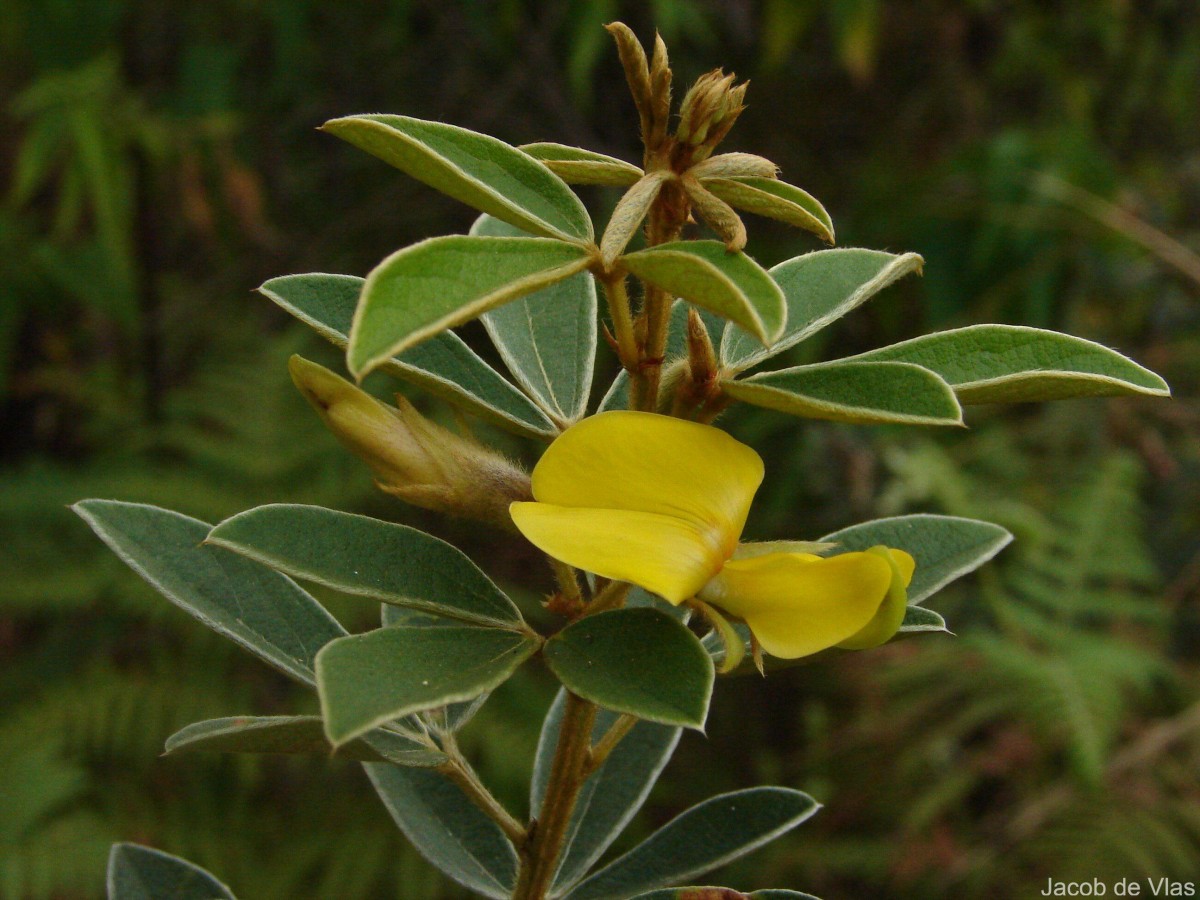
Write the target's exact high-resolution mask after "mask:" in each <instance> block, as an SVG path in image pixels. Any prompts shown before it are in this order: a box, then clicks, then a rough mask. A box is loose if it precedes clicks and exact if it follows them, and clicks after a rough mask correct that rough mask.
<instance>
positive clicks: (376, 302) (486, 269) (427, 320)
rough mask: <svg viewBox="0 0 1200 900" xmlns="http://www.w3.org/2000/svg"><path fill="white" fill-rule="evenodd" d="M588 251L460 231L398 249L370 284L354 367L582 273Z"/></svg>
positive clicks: (352, 348) (358, 324)
mask: <svg viewBox="0 0 1200 900" xmlns="http://www.w3.org/2000/svg"><path fill="white" fill-rule="evenodd" d="M587 265H588V255H587V251H586V250H585V249H583V248H582V247H578V246H575V245H574V244H564V243H562V242H560V241H552V240H548V239H547V238H492V237H472V236H469V235H462V234H455V235H449V236H447V237H437V238H430V239H429V240H427V241H422V242H421V243H419V244H414V245H413V246H411V247H405V248H404V249H403V250H399V251H397V252H395V253H393V254H392V255H391V256H389V257H388V258H387V259H385V260H384V261H383V262H381V263H380V264H379V265H378V266H376V267H375V268H374V269H373V270H372V271H371V272H370V274H369V275H367V280H366V282H365V283H364V284H363V290H362V297H361V299H360V300H359V303H358V309H357V310H356V311H355V313H354V323H353V324H352V325H351V327H350V343H349V346H348V348H347V353H346V359H347V365H348V368H349V369H350V371H351V372H353V373H354V374H355V375H356V376H359V377H361V376H362V375H365V374H366V373H368V372H370V371H371V370H372V369H377V368H379V367H380V366H382V365H384V364H385V363H387V362H388V361H389V360H390V359H391V357H392V356H394V355H395V354H397V353H402V352H403V351H405V350H407V349H409V348H410V347H413V346H416V345H417V344H419V343H420V342H422V341H424V340H427V339H428V338H431V337H433V336H434V335H435V334H437V333H438V332H440V331H443V330H444V329H447V328H452V327H454V326H455V325H461V324H462V323H463V322H467V321H469V320H471V319H474V318H475V317H477V316H479V315H481V314H483V313H485V312H487V311H488V310H489V309H493V308H495V307H497V306H501V305H502V304H505V303H508V302H510V301H512V300H516V299H518V298H520V297H524V296H525V295H526V294H532V293H533V292H534V291H538V290H541V289H543V288H548V287H550V286H551V285H552V284H555V283H556V282H559V281H562V280H563V279H565V278H569V277H571V276H572V275H575V274H576V273H578V272H581V271H583V270H584V269H585V268H587Z"/></svg>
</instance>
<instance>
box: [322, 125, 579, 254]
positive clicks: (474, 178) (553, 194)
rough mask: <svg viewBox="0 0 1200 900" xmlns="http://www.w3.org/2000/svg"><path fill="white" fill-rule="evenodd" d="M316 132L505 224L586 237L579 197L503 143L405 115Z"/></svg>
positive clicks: (565, 237) (556, 235)
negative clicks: (361, 152) (327, 133)
mask: <svg viewBox="0 0 1200 900" xmlns="http://www.w3.org/2000/svg"><path fill="white" fill-rule="evenodd" d="M321 128H322V130H324V131H328V132H329V133H330V134H333V135H336V136H337V137H340V138H341V139H342V140H344V141H348V142H349V143H351V144H353V145H354V146H356V147H358V148H359V149H360V150H366V151H367V152H368V153H370V154H372V155H374V156H378V157H379V158H380V159H382V160H383V161H384V162H386V163H389V164H391V165H393V166H395V167H396V168H397V169H400V170H401V171H403V172H406V173H407V174H409V175H411V176H412V177H413V178H415V179H417V180H418V181H422V182H424V183H425V184H427V185H429V186H430V187H432V188H435V189H436V190H439V191H441V192H442V193H443V194H448V195H449V196H451V197H453V198H454V199H455V200H460V201H462V202H463V203H466V204H467V205H468V206H473V207H475V208H476V209H477V210H479V211H480V212H485V213H489V214H490V215H493V216H495V217H496V218H497V219H501V220H503V221H505V222H508V223H509V224H510V225H516V226H517V227H518V228H524V229H525V230H526V231H532V232H533V233H535V234H540V235H545V236H546V237H552V238H559V239H562V240H567V241H575V242H582V243H588V242H590V241H591V239H592V220H591V219H590V218H588V213H587V210H586V209H585V208H584V206H583V203H582V202H581V201H580V199H579V198H578V197H576V196H575V194H574V193H573V192H572V191H571V189H570V188H569V187H567V185H566V184H565V183H564V182H563V181H562V179H561V178H559V177H558V176H557V175H555V174H554V173H553V172H551V171H550V170H549V169H548V168H546V167H545V166H544V165H542V164H541V163H540V162H538V161H537V160H535V159H533V158H532V157H531V156H530V155H529V154H527V153H522V152H521V151H520V150H518V149H517V148H516V147H512V146H510V145H508V144H506V143H504V141H501V140H498V139H496V138H494V137H490V136H488V135H486V134H478V133H476V132H474V131H468V130H467V129H465V128H458V127H456V126H454V125H446V124H444V123H442V122H425V121H422V120H421V119H410V118H408V117H407V116H388V115H366V116H347V117H346V118H343V119H333V120H331V121H329V122H326V123H325V124H324V125H323V126H321Z"/></svg>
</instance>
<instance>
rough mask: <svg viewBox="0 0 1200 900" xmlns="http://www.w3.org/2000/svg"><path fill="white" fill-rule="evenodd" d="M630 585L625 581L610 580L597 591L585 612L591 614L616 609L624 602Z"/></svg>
mask: <svg viewBox="0 0 1200 900" xmlns="http://www.w3.org/2000/svg"><path fill="white" fill-rule="evenodd" d="M632 587H633V585H631V584H630V583H629V582H627V581H610V582H609V583H608V584H607V585H605V587H604V590H602V591H600V592H599V593H597V594H596V596H595V597H594V598H593V599H592V602H591V603H589V604H588V606H587V614H588V615H589V616H591V615H595V614H596V613H598V612H604V611H605V610H607V609H616V608H617V607H618V606H620V605H621V604H622V603H624V602H625V598H626V596H628V594H629V590H630V588H632Z"/></svg>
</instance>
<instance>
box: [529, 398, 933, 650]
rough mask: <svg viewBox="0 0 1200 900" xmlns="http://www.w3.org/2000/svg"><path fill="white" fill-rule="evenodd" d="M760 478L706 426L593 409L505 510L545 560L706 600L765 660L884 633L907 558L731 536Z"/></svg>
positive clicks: (890, 627)
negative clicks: (739, 624)
mask: <svg viewBox="0 0 1200 900" xmlns="http://www.w3.org/2000/svg"><path fill="white" fill-rule="evenodd" d="M762 478H763V463H762V459H761V458H760V457H759V456H758V454H757V453H755V452H754V451H753V450H752V449H750V448H749V447H747V446H746V445H745V444H742V443H740V442H738V441H736V440H734V439H733V438H732V437H730V436H729V435H728V434H726V433H725V432H723V431H721V430H719V429H717V428H712V427H710V426H708V425H700V424H697V423H695V422H688V421H684V420H682V419H676V418H671V417H668V416H660V415H654V414H651V413H639V412H607V413H601V414H600V415H597V416H593V417H591V418H589V419H585V420H584V421H582V422H580V423H579V424H578V425H575V426H574V427H572V428H570V429H568V430H567V431H566V432H564V433H563V434H562V435H561V436H560V437H559V438H558V439H557V440H556V441H555V442H554V443H553V444H552V445H551V446H550V449H548V450H547V451H546V453H545V455H543V457H542V459H541V461H540V462H539V463H538V464H537V466H536V468H535V469H534V470H533V496H534V498H535V500H536V502H524V503H514V504H512V506H511V507H510V512H511V514H512V518H513V521H514V522H515V523H516V526H517V528H519V529H520V531H521V533H522V534H524V535H525V537H527V538H528V539H529V540H530V541H531V542H532V543H533V544H535V545H536V546H537V547H538V548H540V549H541V550H543V551H545V552H546V553H548V554H549V555H550V556H553V557H555V558H556V559H559V560H562V561H563V562H565V563H567V564H569V565H572V566H575V567H577V568H580V569H583V570H585V571H588V572H594V573H595V574H597V575H601V576H604V577H605V578H612V579H616V580H620V581H628V582H631V583H633V584H636V585H640V586H641V587H643V588H645V589H646V590H648V591H651V592H653V593H655V594H658V595H660V596H662V597H663V598H665V599H666V600H668V601H669V602H671V603H673V604H676V605H678V604H680V603H684V602H687V601H691V600H693V599H696V600H699V601H702V602H703V603H707V604H711V605H712V606H715V607H719V608H720V609H722V610H724V611H725V612H726V613H728V614H729V615H731V616H734V617H736V618H738V619H741V620H743V621H744V622H745V623H746V625H747V626H748V627H749V628H750V631H751V633H752V634H753V635H754V637H755V639H756V640H757V641H758V643H759V645H760V646H761V647H762V648H763V650H765V651H766V652H767V653H770V654H772V655H773V656H778V657H782V658H785V659H795V658H797V657H800V656H807V655H808V654H811V653H816V652H818V651H820V650H824V649H826V648H828V647H833V646H843V647H847V648H851V649H863V648H866V647H874V646H877V645H878V644H881V643H883V642H884V641H886V640H888V639H889V638H891V637H892V635H894V634H895V633H896V630H897V629H898V628H899V627H900V623H901V621H903V618H904V609H905V604H906V594H905V588H907V586H908V583H909V580H910V579H911V578H912V572H913V567H914V563H913V558H912V557H911V556H909V555H908V554H907V553H905V552H903V551H902V550H891V549H887V548H883V547H876V548H872V549H871V550H868V551H865V552H856V553H843V554H840V555H837V556H832V557H821V556H818V555H816V554H814V553H807V552H790V551H787V550H784V551H782V552H778V551H776V550H775V549H774V547H773V546H772V545H761V546H760V547H756V545H753V544H749V545H744V544H739V542H738V539H739V538H740V536H741V533H742V528H743V526H744V525H745V524H746V515H747V514H748V513H749V511H750V502H751V500H752V499H753V497H754V493H755V491H756V490H757V489H758V486H759V484H760V483H761V482H762ZM764 550H765V551H766V552H762V551H764Z"/></svg>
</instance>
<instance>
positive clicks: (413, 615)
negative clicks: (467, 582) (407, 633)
mask: <svg viewBox="0 0 1200 900" xmlns="http://www.w3.org/2000/svg"><path fill="white" fill-rule="evenodd" d="M379 618H380V624H381V625H383V627H384V628H391V627H392V626H393V625H408V626H411V627H413V628H445V627H447V626H451V625H457V624H459V623H458V622H456V621H454V619H445V618H443V617H441V616H431V615H429V614H428V613H423V612H418V611H416V610H414V609H408V608H406V607H403V606H392V605H390V604H387V603H384V604H383V605H382V607H381V608H380V615H379ZM490 696H491V692H490V691H487V692H484V693H482V694H480V695H479V696H478V697H476V698H474V699H473V700H466V701H464V702H462V703H451V704H450V705H449V706H447V707H445V708H444V709H442V710H441V715H440V716H438V715H432V714H431V718H430V717H427V718H426V721H427V723H428V724H429V725H431V726H432V727H434V728H438V729H441V730H442V731H448V732H453V731H458V729H460V728H462V727H463V726H464V725H466V724H467V723H468V722H470V721H471V719H473V718H474V717H475V713H477V712H479V710H480V709H481V708H482V707H483V704H485V703H486V702H487V699H488V697H490Z"/></svg>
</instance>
